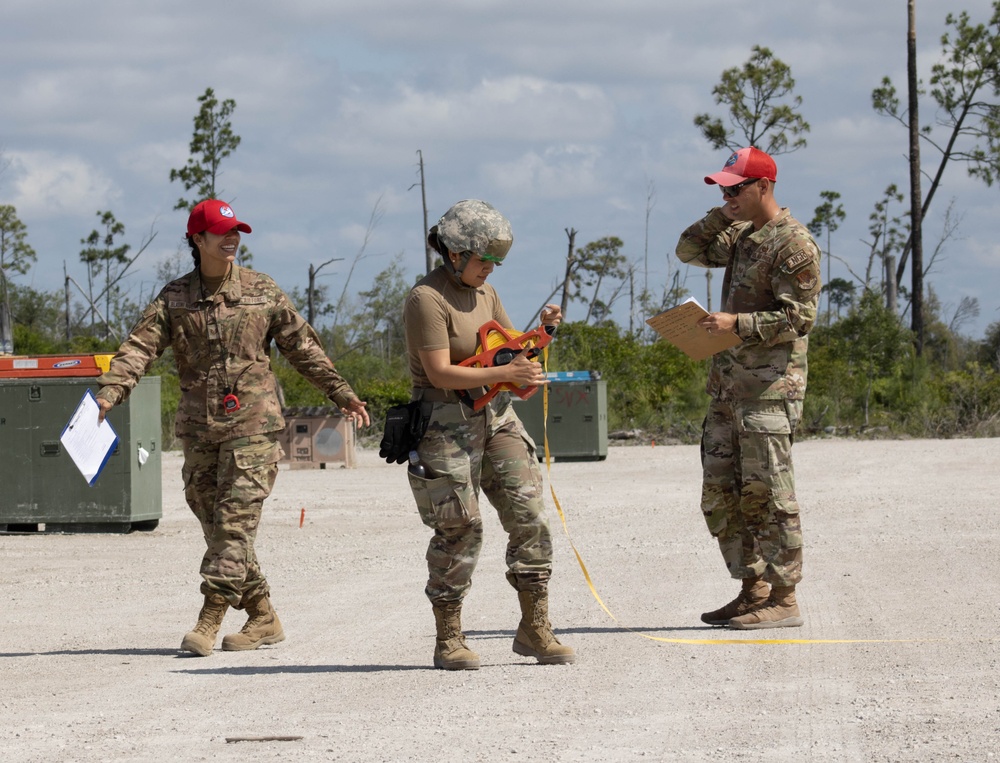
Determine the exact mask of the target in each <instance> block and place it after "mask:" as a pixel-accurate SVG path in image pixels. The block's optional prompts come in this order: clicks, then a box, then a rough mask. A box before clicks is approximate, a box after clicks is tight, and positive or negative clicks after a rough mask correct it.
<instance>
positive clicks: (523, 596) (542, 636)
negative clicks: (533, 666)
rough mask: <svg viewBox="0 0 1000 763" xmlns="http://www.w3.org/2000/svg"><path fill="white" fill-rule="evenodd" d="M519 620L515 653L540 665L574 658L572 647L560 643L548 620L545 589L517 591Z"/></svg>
mask: <svg viewBox="0 0 1000 763" xmlns="http://www.w3.org/2000/svg"><path fill="white" fill-rule="evenodd" d="M517 600H518V602H520V604H521V622H520V623H519V624H518V626H517V635H516V636H514V647H513V648H514V652H515V653H517V654H520V655H524V656H525V657H534V658H535V659H536V660H538V661H539V662H540V663H541V664H543V665H568V664H569V663H571V662H574V661H575V660H576V655H575V654H574V653H573V647H570V646H565V645H564V644H561V643H559V639H557V638H556V634H554V633H553V632H552V623H550V622H549V592H548V591H518V592H517Z"/></svg>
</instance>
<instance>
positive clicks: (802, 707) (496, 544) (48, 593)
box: [0, 439, 1000, 762]
mask: <svg viewBox="0 0 1000 763" xmlns="http://www.w3.org/2000/svg"><path fill="white" fill-rule="evenodd" d="M358 456H359V458H358V467H357V468H356V469H330V470H301V471H288V470H282V472H281V474H279V476H278V483H277V486H276V488H275V491H274V493H273V495H272V497H271V499H270V500H269V501H268V503H267V504H266V506H265V511H264V520H263V522H262V526H261V531H260V537H259V542H258V550H259V555H260V557H261V560H262V564H263V566H264V570H265V572H266V573H267V575H268V578H269V580H270V581H271V586H272V589H273V601H274V603H275V606H276V609H277V610H278V612H279V614H280V616H281V619H282V621H283V623H284V627H285V632H286V633H287V635H288V639H287V640H286V641H285V642H283V643H281V644H277V645H275V646H273V647H267V648H262V649H260V650H257V651H252V652H222V651H216V652H215V653H214V654H213V655H212V656H210V657H208V658H197V657H188V656H181V655H180V654H179V653H178V652H177V646H178V645H179V644H180V640H181V637H182V636H183V634H184V633H185V632H186V631H187V630H188V629H189V628H190V627H191V626H192V625H193V624H194V622H195V619H196V616H197V612H198V608H199V606H200V602H201V599H200V595H199V593H198V583H199V577H198V575H197V568H198V561H199V559H200V556H201V553H202V548H203V546H202V540H201V537H200V532H199V530H198V527H197V524H196V522H195V520H194V518H193V517H192V516H191V515H190V514H189V512H188V510H187V508H186V506H185V504H184V500H183V496H182V493H181V489H180V463H181V460H180V457H179V455H177V454H173V453H171V454H166V455H165V457H164V463H163V490H164V512H163V513H164V516H163V519H162V520H161V522H160V524H159V526H158V528H157V529H155V530H154V531H152V532H146V533H132V534H129V535H38V534H36V535H12V536H0V560H2V561H0V602H3V614H4V627H3V628H2V631H0V633H2V636H0V687H2V688H0V750H2V752H0V759H2V760H4V761H16V762H20V761H46V762H48V761H154V760H155V761H162V760H170V759H180V760H213V761H230V760H233V761H235V760H244V759H250V760H254V761H272V760H330V761H514V760H522V761H541V760H547V761H632V760H682V761H708V760H713V761H714V760H718V759H724V760H728V761H758V760H760V759H762V758H766V759H768V760H770V761H802V760H817V761H941V760H959V761H985V760H989V759H992V758H994V757H995V756H997V755H998V754H1000V753H997V750H1000V692H998V690H1000V670H998V661H1000V648H998V643H1000V641H998V634H997V625H998V620H1000V618H998V608H997V591H998V583H1000V555H998V553H997V549H998V548H1000V515H998V512H997V498H996V497H997V495H998V493H1000V470H998V468H997V464H998V463H1000V440H996V439H993V440H955V441H926V440H916V441H898V442H897V441H892V442H859V441H851V440H814V441H804V442H801V443H799V444H797V445H796V446H795V459H796V471H797V476H798V482H799V490H798V492H799V497H800V501H801V504H802V507H803V516H804V519H803V528H804V533H805V540H806V551H805V579H804V582H803V584H802V585H801V586H800V587H799V599H800V602H801V608H802V611H803V617H804V618H805V621H806V623H805V626H804V627H802V628H798V629H787V630H779V631H763V632H761V631H756V632H752V631H751V632H746V631H728V630H725V629H713V628H709V627H706V626H703V625H702V624H701V622H700V621H699V619H698V615H699V613H701V612H702V611H704V610H706V609H711V608H715V607H716V606H719V605H720V604H722V603H724V602H725V601H727V600H729V599H730V598H732V596H733V595H734V594H735V592H736V590H737V588H738V586H737V585H736V583H735V582H733V581H731V580H729V578H728V576H727V575H726V573H725V571H724V569H723V566H722V562H721V559H720V557H719V553H718V550H717V548H716V547H715V544H714V542H713V541H712V540H711V538H710V537H709V536H708V533H707V531H706V530H705V528H704V526H703V523H702V520H701V517H700V514H699V511H698V496H699V492H700V477H699V465H698V451H697V448H695V447H690V446H672V447H663V446H659V447H612V448H611V449H610V452H609V454H608V458H607V460H606V461H603V462H579V463H562V462H557V463H555V464H553V465H552V469H551V484H552V487H553V488H554V490H555V492H556V495H557V496H558V499H559V502H560V505H561V506H562V508H563V510H564V511H565V514H566V520H567V523H568V528H569V532H570V534H571V536H572V542H573V543H575V545H576V548H577V550H578V551H579V553H580V555H581V556H582V558H583V561H584V563H585V564H586V566H587V568H588V570H589V573H590V576H591V578H592V580H593V584H594V586H595V588H596V590H597V592H598V594H599V595H600V597H601V599H602V600H603V602H604V604H605V605H606V606H607V608H608V610H610V612H611V613H612V614H611V615H610V616H609V614H608V613H607V612H606V611H605V610H604V609H602V607H601V606H600V605H599V604H598V602H597V601H596V600H595V598H594V596H593V595H592V594H591V591H590V589H589V588H588V585H587V582H586V580H585V578H584V575H583V573H582V572H581V570H580V567H579V565H578V563H577V560H576V557H575V555H574V553H573V549H572V546H571V543H570V539H569V538H568V537H567V535H566V534H565V533H564V531H563V529H562V524H561V522H560V520H559V517H558V515H557V513H556V512H555V508H554V505H553V502H552V501H551V500H550V501H549V504H550V511H551V521H552V524H553V529H554V530H555V531H556V539H557V540H556V570H555V577H554V579H553V582H552V586H551V591H552V597H551V598H552V609H551V615H552V620H553V623H554V624H555V626H556V630H557V632H558V633H559V634H560V637H561V638H562V640H563V641H564V642H566V643H569V644H571V645H572V646H574V647H575V648H576V649H577V652H578V662H577V663H576V664H575V665H570V666H562V665H560V666H540V665H536V664H534V662H533V661H530V660H527V659H525V658H521V657H519V656H517V655H515V654H513V653H512V652H511V648H510V645H511V639H512V637H513V633H514V630H515V628H516V625H517V620H518V612H517V598H516V595H515V594H514V591H513V589H511V588H510V587H509V586H508V585H507V583H506V581H505V580H504V576H503V546H504V538H503V534H502V531H501V529H500V526H499V522H498V521H496V519H495V515H493V514H492V513H488V514H487V516H486V542H485V546H484V549H483V555H482V558H481V561H480V565H479V569H478V570H477V574H476V578H475V584H474V586H473V589H472V593H471V594H470V596H469V598H468V599H467V601H466V606H465V612H464V624H465V626H466V630H467V633H468V636H469V641H470V645H471V646H472V648H473V649H475V650H476V651H478V652H479V654H480V656H481V658H482V663H483V666H482V669H481V670H479V671H461V672H445V671H437V670H434V669H433V668H432V667H431V654H432V652H433V647H434V627H433V618H432V616H431V611H430V606H429V604H428V603H427V601H426V599H425V598H424V595H423V585H424V581H425V575H426V572H425V567H424V560H423V555H424V549H425V547H426V542H427V537H428V532H429V531H427V530H426V529H425V528H424V527H423V525H421V524H420V521H419V518H418V517H417V514H416V510H415V508H414V506H413V503H412V499H411V497H410V495H409V489H408V487H407V484H406V478H405V474H404V472H403V467H402V466H396V465H392V466H389V465H386V464H385V463H384V462H382V461H380V460H379V459H378V456H377V454H376V453H374V452H373V451H371V450H362V451H360V452H359V454H358ZM303 508H304V509H305V521H304V524H303V526H302V527H301V528H300V526H299V520H300V516H301V510H302V509H303ZM487 511H488V507H487ZM240 625H242V613H237V612H230V614H229V615H228V616H227V618H226V622H225V623H224V625H223V632H224V633H228V632H232V631H234V630H237V629H238V628H239V627H240ZM761 636H764V637H765V638H763V639H762V638H761ZM241 737H242V738H247V737H249V738H257V739H255V740H254V741H240V742H230V741H227V740H228V739H233V738H241ZM262 737H294V738H295V739H291V740H288V741H278V740H275V741H262V740H260V738H262Z"/></svg>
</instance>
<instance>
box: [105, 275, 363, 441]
mask: <svg viewBox="0 0 1000 763" xmlns="http://www.w3.org/2000/svg"><path fill="white" fill-rule="evenodd" d="M220 335H221V336H220ZM272 340H273V341H274V343H275V344H276V345H277V346H278V349H279V350H280V351H281V353H282V354H283V355H284V356H285V358H287V359H288V362H289V363H291V365H292V366H293V367H294V368H295V370H297V371H298V372H299V373H300V374H302V376H304V377H305V378H306V379H307V380H308V381H309V382H310V383H311V384H313V385H314V386H315V387H317V388H318V389H320V390H322V391H323V392H324V393H325V394H326V395H327V396H328V397H329V398H330V399H331V400H333V401H334V402H335V403H336V404H337V405H338V406H341V407H343V406H344V405H346V404H347V403H348V402H349V401H351V400H353V399H356V398H357V396H356V395H355V394H354V391H353V390H352V389H351V387H350V385H349V384H348V383H347V382H346V381H345V380H344V378H343V377H342V376H341V375H340V374H339V373H337V370H336V369H335V368H334V367H333V363H331V362H330V359H329V358H328V357H327V356H326V353H325V352H324V351H323V347H322V346H321V344H320V340H319V337H318V336H317V335H316V332H315V331H314V330H313V328H312V327H311V326H310V325H309V324H308V323H306V321H305V319H303V318H302V316H301V315H299V313H298V312H297V311H296V310H295V308H294V307H293V305H292V304H291V302H290V301H289V300H288V297H287V296H286V295H285V293H284V292H283V291H282V290H281V289H280V288H279V287H278V285H277V284H276V283H275V282H274V281H273V280H272V279H271V278H270V277H269V276H266V275H264V274H263V273H258V272H256V271H253V270H246V269H243V268H240V267H238V266H237V265H233V268H232V273H231V274H230V277H229V278H228V279H227V280H226V282H225V283H224V284H223V285H222V287H221V288H220V289H219V291H218V292H217V293H216V294H215V295H212V296H209V297H207V298H206V296H205V294H204V291H203V288H202V283H201V277H200V275H199V271H198V270H197V269H195V270H193V271H192V272H190V273H188V274H187V275H185V276H182V277H180V278H178V279H177V280H175V281H171V282H170V283H169V284H167V285H166V286H165V287H164V288H163V290H162V291H161V292H160V293H159V295H158V296H157V297H156V299H154V300H153V302H152V303H151V304H150V305H149V306H148V307H147V308H146V310H145V311H144V312H143V314H142V317H141V318H140V319H139V321H138V322H137V323H136V325H135V327H134V328H133V329H132V331H131V333H130V334H129V336H128V338H127V339H126V340H125V341H124V342H123V343H122V346H121V347H120V348H119V349H118V353H117V354H116V355H115V357H114V359H113V360H112V361H111V367H110V368H109V369H108V371H107V372H106V373H105V374H103V375H102V376H101V377H100V378H98V383H99V384H100V385H101V391H100V392H99V393H98V395H97V396H98V397H99V398H102V399H104V400H107V401H108V402H110V403H113V404H117V403H120V402H121V401H123V400H125V399H126V398H127V397H128V395H129V393H130V392H131V391H132V389H133V388H134V387H135V385H136V384H137V383H138V381H139V379H140V378H142V376H143V374H145V373H146V371H147V370H148V369H149V366H150V364H151V363H152V362H153V361H154V360H155V359H156V358H157V357H159V356H160V355H161V354H162V353H163V351H164V350H165V349H166V348H167V347H172V348H173V351H174V361H175V362H176V364H177V373H178V376H179V377H180V388H181V400H180V403H179V405H178V408H177V419H176V422H175V426H174V431H175V434H176V435H177V437H179V438H183V439H194V440H200V441H202V442H224V441H226V440H232V439H235V438H237V437H246V436H249V435H254V434H265V433H268V432H278V431H281V430H282V429H284V427H285V422H284V419H283V418H282V416H281V404H280V402H279V398H278V395H277V389H276V386H277V385H276V381H275V378H274V374H273V373H272V372H271V354H270V349H271V341H272ZM227 391H232V392H233V393H234V394H236V395H237V397H238V398H239V403H240V408H239V410H237V411H233V412H231V413H228V414H227V413H226V412H225V410H224V408H223V406H222V400H223V398H224V397H225V395H226V393H227Z"/></svg>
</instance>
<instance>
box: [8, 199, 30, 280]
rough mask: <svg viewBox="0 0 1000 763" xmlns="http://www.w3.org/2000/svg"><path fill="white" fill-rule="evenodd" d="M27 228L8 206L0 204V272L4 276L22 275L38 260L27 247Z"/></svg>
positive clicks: (15, 211)
mask: <svg viewBox="0 0 1000 763" xmlns="http://www.w3.org/2000/svg"><path fill="white" fill-rule="evenodd" d="M27 238H28V228H27V226H25V224H24V223H22V222H21V221H20V220H19V219H18V218H17V210H16V209H15V208H14V207H13V206H11V205H10V204H0V271H2V272H3V274H4V276H7V277H10V274H18V275H24V274H25V273H27V272H28V270H29V269H30V268H31V265H32V263H34V262H35V260H36V259H38V257H37V255H36V254H35V250H34V249H32V248H31V246H29V244H28V241H27Z"/></svg>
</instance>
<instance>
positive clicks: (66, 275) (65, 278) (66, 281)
mask: <svg viewBox="0 0 1000 763" xmlns="http://www.w3.org/2000/svg"><path fill="white" fill-rule="evenodd" d="M63 283H64V287H65V291H66V341H67V342H68V341H69V340H70V339H72V338H73V330H72V328H71V327H72V323H71V321H70V315H69V273H67V272H66V260H63ZM139 296H140V297H141V296H142V295H141V294H140V295H139Z"/></svg>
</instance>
